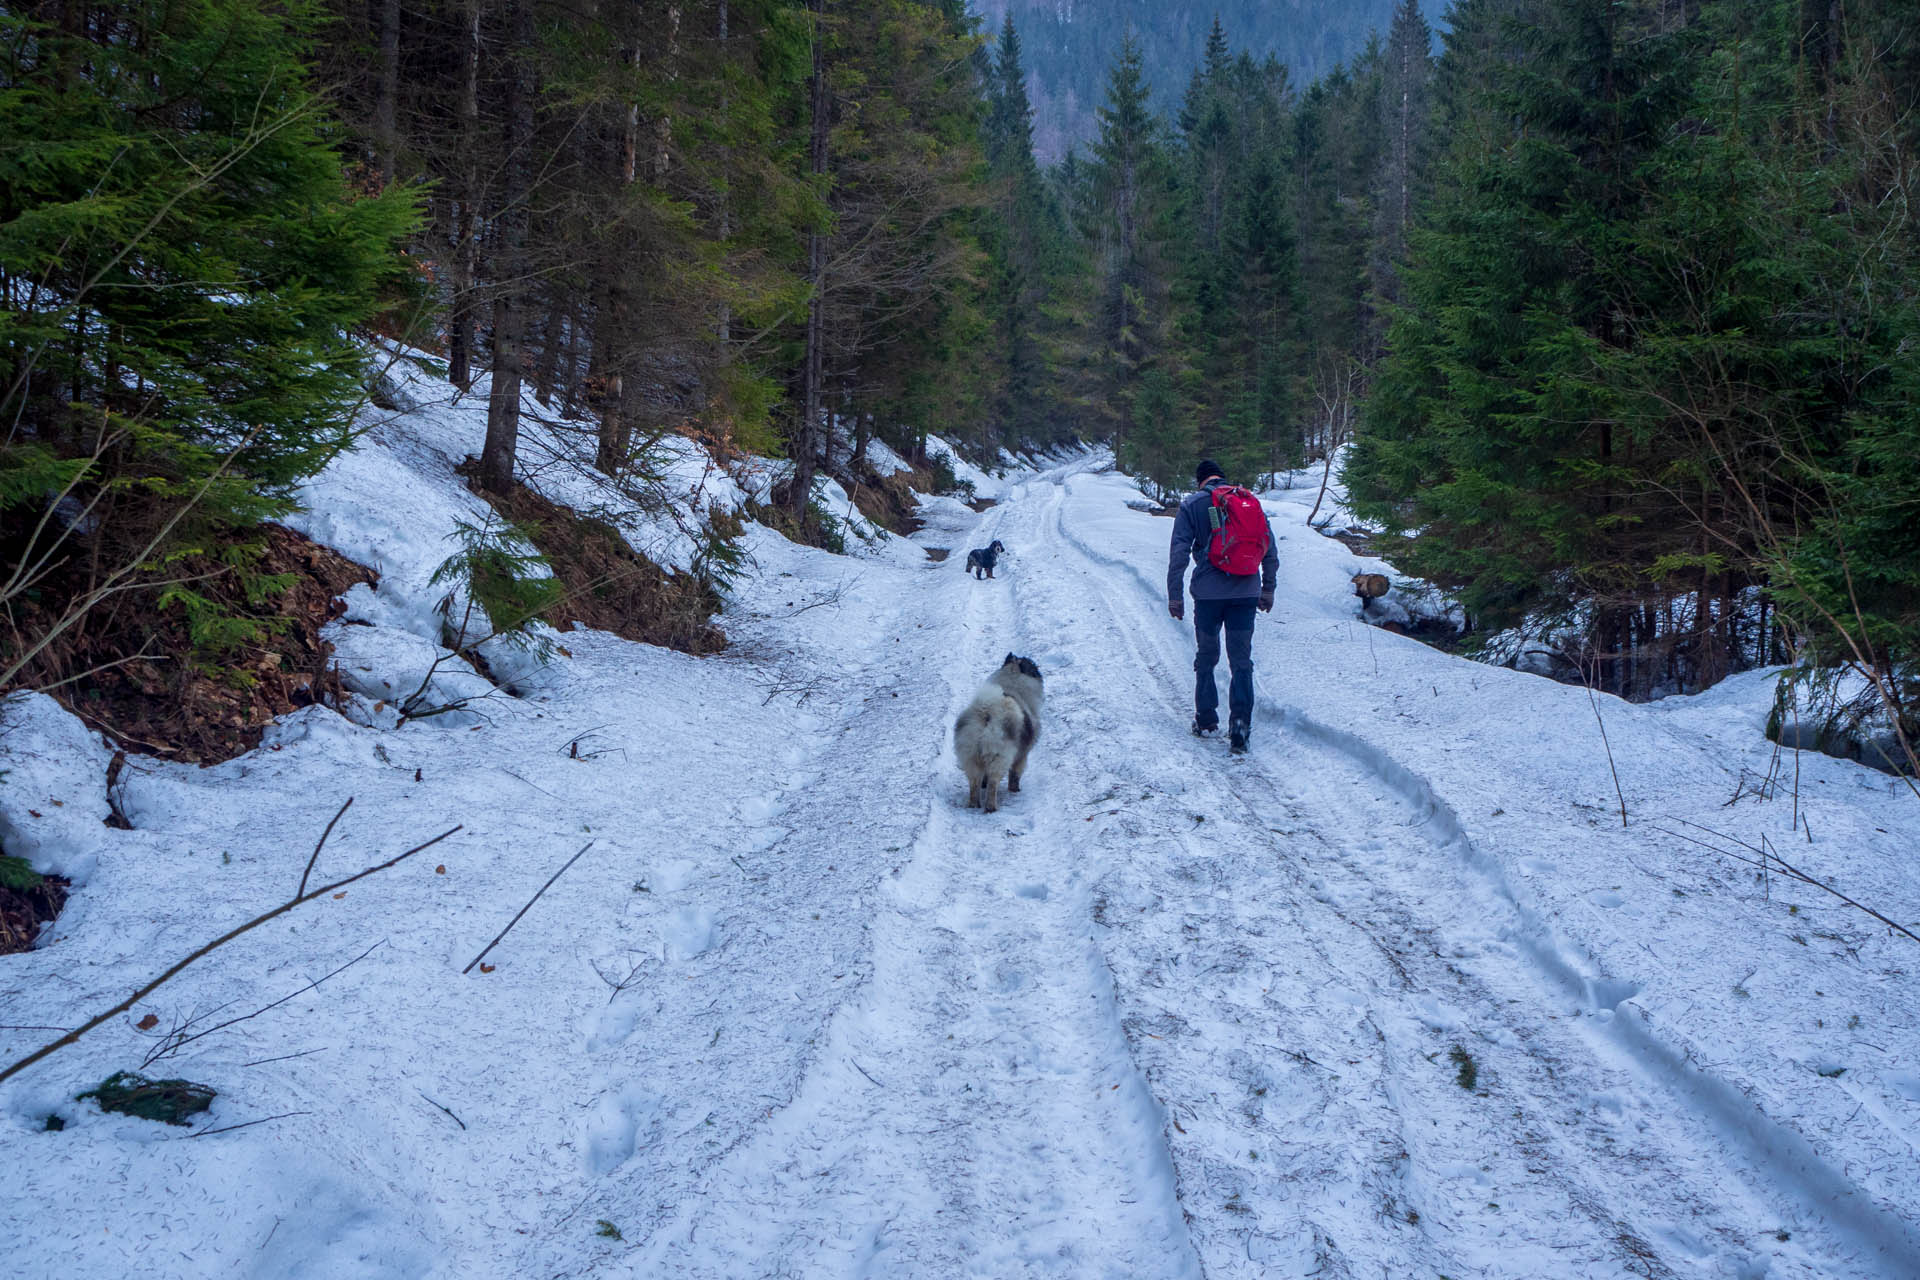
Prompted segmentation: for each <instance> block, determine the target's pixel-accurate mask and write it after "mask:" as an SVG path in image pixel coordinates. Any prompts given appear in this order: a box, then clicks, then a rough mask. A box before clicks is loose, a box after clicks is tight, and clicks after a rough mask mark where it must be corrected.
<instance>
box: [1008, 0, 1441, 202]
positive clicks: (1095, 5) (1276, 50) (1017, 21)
mask: <svg viewBox="0 0 1920 1280" xmlns="http://www.w3.org/2000/svg"><path fill="white" fill-rule="evenodd" d="M970 3H971V6H972V8H973V11H974V12H975V13H977V14H978V15H979V16H980V17H981V19H982V23H983V26H984V27H985V29H986V33H987V34H988V36H989V37H997V36H998V34H999V31H1000V25H1001V22H1002V21H1003V20H1004V19H1005V17H1006V14H1007V11H1008V10H1009V9H1011V10H1012V12H1013V22H1014V26H1015V28H1016V29H1017V30H1018V31H1019V33H1020V43H1021V54H1022V58H1023V63H1024V66H1025V69H1026V73H1027V93H1028V96H1029V97H1031V98H1032V100H1033V117H1034V120H1033V123H1034V129H1033V142H1034V151H1035V153H1036V154H1037V155H1038V157H1039V159H1040V162H1041V163H1042V164H1047V163H1051V162H1052V161H1055V160H1058V159H1059V158H1060V157H1061V156H1062V155H1064V154H1065V153H1066V151H1067V148H1068V147H1070V146H1074V145H1076V144H1084V143H1085V142H1086V141H1087V140H1088V139H1090V138H1092V137H1093V136H1094V134H1095V132H1096V131H1097V130H1098V128H1099V125H1098V118H1097V117H1096V116H1095V114H1094V113H1095V111H1096V109H1097V108H1098V107H1099V106H1100V103H1101V100H1102V98H1103V97H1104V95H1105V92H1106V80H1107V69H1108V68H1109V67H1110V66H1111V65H1112V63H1113V58H1114V55H1115V54H1116V53H1117V52H1118V51H1119V48H1120V41H1121V38H1122V37H1123V36H1124V35H1125V33H1126V31H1127V29H1128V28H1129V27H1131V28H1132V29H1133V30H1134V32H1135V33H1136V34H1137V36H1138V37H1139V40H1140V47H1141V52H1142V54H1143V55H1144V57H1145V60H1146V69H1147V76H1148V79H1149V80H1150V81H1151V83H1152V85H1153V92H1154V104H1155V106H1156V107H1157V108H1158V109H1160V110H1162V111H1165V110H1168V109H1170V108H1172V107H1174V106H1176V105H1177V104H1178V103H1179V101H1180V97H1181V95H1182V94H1184V93H1185V92H1186V89H1187V80H1188V78H1189V77H1190V76H1191V75H1192V73H1193V69H1194V68H1195V67H1196V66H1198V65H1199V63H1200V58H1201V53H1202V51H1203V50H1204V49H1205V47H1206V42H1207V30H1208V28H1209V27H1210V26H1211V25H1212V23H1213V19H1214V16H1215V15H1216V14H1218V15H1219V18H1220V23H1221V26H1222V27H1223V28H1224V29H1225V31H1226V36H1227V41H1228V43H1229V44H1230V45H1231V47H1232V49H1233V52H1234V53H1235V54H1238V53H1240V52H1241V51H1242V50H1245V51H1246V52H1248V53H1251V54H1252V55H1253V57H1254V58H1255V59H1256V60H1264V59H1265V58H1266V57H1267V55H1268V54H1272V55H1273V56H1274V57H1275V58H1277V59H1279V61H1280V62H1282V63H1283V64H1285V65H1286V67H1287V69H1288V71H1289V72H1291V73H1292V77H1293V81H1294V83H1295V84H1297V85H1300V86H1302V87H1304V86H1305V85H1307V84H1308V83H1310V82H1311V81H1313V80H1315V79H1318V78H1319V77H1320V76H1323V75H1325V74H1326V73H1327V72H1329V71H1331V70H1333V68H1334V67H1335V66H1337V65H1339V64H1341V63H1343V62H1346V61H1348V60H1349V59H1351V58H1353V57H1354V56H1355V55H1357V54H1359V53H1360V52H1362V51H1363V50H1364V49H1365V48H1366V45H1367V38H1368V36H1369V35H1371V34H1372V33H1374V32H1378V33H1380V35H1381V36H1382V38H1384V37H1385V35H1386V31H1387V28H1388V27H1389V26H1390V25H1391V24H1392V22H1393V10H1394V7H1395V0H1212V2H1211V3H1178V2H1169V0H970ZM1446 8H1447V0H1420V10H1421V12H1422V13H1423V14H1425V15H1426V18H1427V21H1428V22H1430V23H1434V24H1435V25H1436V27H1437V26H1438V23H1439V19H1440V17H1441V15H1442V13H1444V11H1445V10H1446Z"/></svg>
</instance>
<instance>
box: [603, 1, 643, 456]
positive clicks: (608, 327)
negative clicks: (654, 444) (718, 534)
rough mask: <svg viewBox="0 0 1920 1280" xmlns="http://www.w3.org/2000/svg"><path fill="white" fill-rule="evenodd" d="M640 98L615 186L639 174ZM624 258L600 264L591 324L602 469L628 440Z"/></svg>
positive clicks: (628, 114)
mask: <svg viewBox="0 0 1920 1280" xmlns="http://www.w3.org/2000/svg"><path fill="white" fill-rule="evenodd" d="M637 36H638V33H637V32H633V33H629V36H628V39H629V43H628V45H627V48H626V50H625V52H624V53H623V55H622V56H623V58H624V59H625V61H626V63H627V66H628V67H629V68H637V67H638V66H639V65H640V49H639V42H638V39H637ZM639 154H640V104H639V102H637V101H635V100H631V99H630V100H629V101H628V102H627V105H626V110H625V112H624V115H623V118H622V121H621V129H620V139H619V144H618V155H617V156H616V157H615V163H616V165H617V167H618V169H619V173H620V182H619V186H620V189H621V191H622V192H624V191H625V190H626V189H627V188H629V187H631V186H632V185H633V183H634V180H635V178H636V177H638V175H639ZM626 270H627V263H626V262H625V261H624V259H622V258H621V257H619V256H618V255H617V252H616V256H615V257H614V259H613V260H611V261H609V262H608V263H607V264H606V266H605V267H604V268H603V269H602V280H603V281H604V286H603V290H602V294H601V305H600V315H599V323H598V324H596V325H595V326H594V332H593V356H594V360H595V361H596V362H597V363H598V364H599V366H600V368H601V370H602V372H603V373H604V374H605V377H606V391H605V398H604V400H603V402H602V403H601V406H600V439H599V442H598V444H597V446H596V448H595V450H594V456H593V465H594V469H595V470H597V471H599V472H601V473H602V474H604V475H610V476H611V475H617V474H619V471H620V468H621V467H623V466H625V465H626V462H627V454H628V452H629V451H630V450H631V449H632V446H633V408H634V406H633V403H632V400H631V394H630V392H629V389H628V387H627V376H626V365H627V361H628V358H629V353H630V351H631V348H632V345H633V335H632V333H631V332H630V331H629V330H630V327H631V326H630V325H629V323H628V321H629V319H630V317H631V314H632V310H631V306H630V304H629V299H628V288H627V282H626V279H625V276H624V274H623V273H624V272H625V271H626Z"/></svg>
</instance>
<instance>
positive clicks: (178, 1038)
mask: <svg viewBox="0 0 1920 1280" xmlns="http://www.w3.org/2000/svg"><path fill="white" fill-rule="evenodd" d="M341 812H342V813H344V812H346V810H345V809H344V808H343V809H342V810H341ZM385 941H386V939H385V938H382V939H381V940H380V942H376V943H374V944H373V946H371V947H368V948H367V949H366V950H365V951H362V952H361V953H360V954H359V955H357V956H355V957H354V958H353V959H351V960H349V961H347V962H346V963H345V964H343V965H341V966H340V967H339V968H338V969H335V970H333V971H332V972H331V973H323V974H321V975H320V976H319V977H317V978H315V979H314V980H313V981H312V982H309V983H308V984H307V985H306V986H304V987H301V988H300V989H299V990H297V991H289V992H288V993H287V994H286V995H284V996H281V997H280V998H279V999H278V1000H275V1001H273V1002H272V1003H271V1004H263V1005H261V1006H260V1007H259V1008H258V1009H255V1010H254V1011H253V1012H252V1013H243V1014H241V1015H240V1016H239V1017H237V1018H228V1019H227V1020H226V1021H225V1022H216V1023H214V1024H213V1025H212V1026H210V1027H207V1028H205V1029H204V1030H201V1031H196V1032H194V1033H193V1034H192V1035H186V1034H184V1032H185V1031H186V1029H187V1027H190V1026H192V1025H193V1020H191V1019H190V1020H188V1022H187V1023H186V1024H185V1025H184V1026H182V1027H180V1028H179V1029H178V1030H176V1031H174V1032H173V1033H172V1034H171V1035H169V1036H167V1037H166V1038H165V1039H164V1040H162V1041H161V1042H160V1043H159V1044H158V1045H155V1046H154V1048H153V1050H152V1051H151V1052H149V1053H148V1054H147V1056H146V1058H145V1059H144V1060H142V1062H141V1063H140V1065H141V1067H143V1068H145V1067H150V1066H152V1065H153V1064H154V1063H156V1062H158V1061H159V1060H160V1059H162V1058H165V1057H170V1056H171V1055H173V1054H175V1053H178V1052H179V1051H180V1050H181V1049H183V1048H185V1047H186V1046H187V1045H190V1044H192V1043H193V1042H194V1041H195V1040H198V1039H200V1038H201V1037H202V1036H210V1035H212V1034H213V1033H214V1032H216V1031H224V1030H225V1029H226V1028H228V1027H231V1026H233V1025H234V1024H235V1023H236V1022H245V1021H247V1020H248V1019H249V1018H257V1017H259V1016H260V1015H261V1014H263V1013H265V1012H267V1010H269V1009H274V1008H277V1007H279V1006H280V1005H283V1004H285V1003H286V1002H287V1001H289V1000H291V999H293V998H294V997H295V996H302V995H305V994H306V993H307V992H309V991H311V990H313V989H314V988H315V987H317V986H319V985H320V984H321V983H323V982H325V981H326V980H327V979H328V978H332V977H336V976H338V975H340V974H342V973H345V972H346V971H347V970H348V969H351V968H353V966H355V965H357V964H359V963H360V962H361V961H362V960H365V959H366V958H367V957H368V956H370V955H372V954H373V952H374V949H375V948H376V947H378V946H380V943H381V942H385ZM223 1007H224V1006H223Z"/></svg>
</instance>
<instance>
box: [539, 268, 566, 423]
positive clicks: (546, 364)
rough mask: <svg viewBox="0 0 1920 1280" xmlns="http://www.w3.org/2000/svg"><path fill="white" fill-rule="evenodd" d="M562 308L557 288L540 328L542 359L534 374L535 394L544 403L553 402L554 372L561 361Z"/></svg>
mask: <svg viewBox="0 0 1920 1280" xmlns="http://www.w3.org/2000/svg"><path fill="white" fill-rule="evenodd" d="M561 309H562V303H561V300H560V294H559V292H558V291H557V290H556V291H554V292H553V293H552V294H551V296H549V298H548V299H547V320H546V324H545V325H544V326H542V328H541V330H540V359H539V362H538V363H537V364H536V365H535V366H534V374H533V395H534V398H535V399H536V400H538V401H539V402H540V403H541V404H543V405H551V404H552V403H553V373H554V370H555V369H556V368H557V367H558V366H559V363H560V320H561V316H560V312H561Z"/></svg>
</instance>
